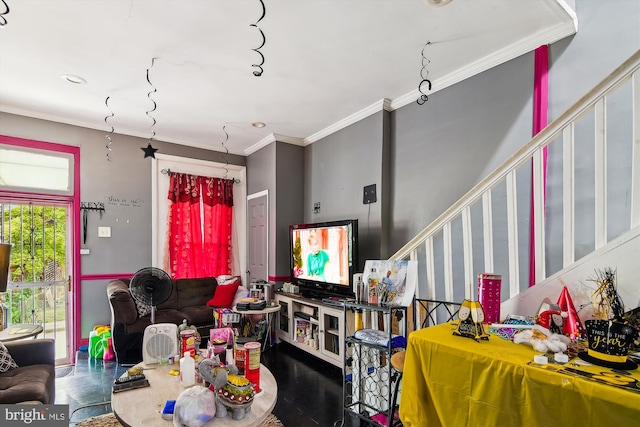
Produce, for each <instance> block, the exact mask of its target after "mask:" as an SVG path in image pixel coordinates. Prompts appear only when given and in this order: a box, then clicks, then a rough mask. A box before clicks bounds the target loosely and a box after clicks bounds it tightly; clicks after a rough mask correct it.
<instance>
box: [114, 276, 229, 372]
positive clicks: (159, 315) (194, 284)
mask: <svg viewBox="0 0 640 427" xmlns="http://www.w3.org/2000/svg"><path fill="white" fill-rule="evenodd" d="M217 285H218V283H217V282H216V279H215V278H214V277H205V278H198V279H178V280H174V281H172V290H171V296H170V297H169V299H168V300H167V301H165V302H163V303H162V304H158V306H157V308H156V313H155V323H175V324H176V325H180V324H181V323H182V321H183V320H185V319H186V320H187V323H188V324H189V325H194V326H196V327H198V332H199V333H200V335H201V336H202V337H203V339H205V338H206V337H208V335H209V329H210V328H211V327H212V325H213V308H212V307H207V305H206V303H207V301H209V300H210V299H211V298H212V297H213V294H214V292H215V289H216V287H217ZM107 297H108V298H109V306H110V308H111V336H112V343H113V350H114V352H115V354H116V360H117V361H118V363H123V364H132V363H138V362H141V361H142V338H143V335H144V330H145V328H146V327H147V326H149V325H150V324H151V315H145V316H142V317H139V316H138V310H137V309H136V304H135V302H134V300H133V297H132V296H131V293H130V292H129V280H128V279H117V280H113V281H111V282H110V283H109V285H108V286H107Z"/></svg>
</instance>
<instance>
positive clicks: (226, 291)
mask: <svg viewBox="0 0 640 427" xmlns="http://www.w3.org/2000/svg"><path fill="white" fill-rule="evenodd" d="M239 286H240V281H239V280H236V281H235V282H233V283H229V284H227V285H218V286H216V290H215V292H214V293H213V298H211V299H210V300H209V301H207V305H208V306H209V307H225V308H231V304H232V303H233V298H234V297H235V296H236V291H237V290H238V287H239Z"/></svg>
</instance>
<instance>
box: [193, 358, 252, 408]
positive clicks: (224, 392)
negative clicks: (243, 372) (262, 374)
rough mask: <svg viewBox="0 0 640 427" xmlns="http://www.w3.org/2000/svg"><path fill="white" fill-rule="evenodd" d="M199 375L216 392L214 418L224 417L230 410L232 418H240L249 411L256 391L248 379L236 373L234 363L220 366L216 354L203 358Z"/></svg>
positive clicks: (236, 369)
mask: <svg viewBox="0 0 640 427" xmlns="http://www.w3.org/2000/svg"><path fill="white" fill-rule="evenodd" d="M200 375H201V376H202V378H204V380H205V381H207V382H208V383H210V384H211V387H210V389H211V388H213V389H214V390H213V392H214V393H215V394H216V414H215V416H216V418H222V417H226V416H227V410H230V411H232V412H233V414H232V418H233V419H234V420H241V419H243V418H244V417H245V415H246V414H247V413H248V412H249V411H251V405H252V404H253V397H254V396H255V394H256V392H255V391H254V389H253V384H251V383H250V382H249V380H247V379H246V378H245V377H241V376H239V375H238V368H237V367H236V366H235V365H228V366H220V362H219V359H218V358H217V356H216V358H214V359H205V360H203V361H202V362H201V363H200Z"/></svg>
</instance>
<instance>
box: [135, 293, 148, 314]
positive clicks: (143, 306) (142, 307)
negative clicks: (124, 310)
mask: <svg viewBox="0 0 640 427" xmlns="http://www.w3.org/2000/svg"><path fill="white" fill-rule="evenodd" d="M134 301H135V303H136V310H138V317H143V316H147V315H149V314H151V304H147V303H146V302H143V301H138V300H137V299H135V298H134Z"/></svg>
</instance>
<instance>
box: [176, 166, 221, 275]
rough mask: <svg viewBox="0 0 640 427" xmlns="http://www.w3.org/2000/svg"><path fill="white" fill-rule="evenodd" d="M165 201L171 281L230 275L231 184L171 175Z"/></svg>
mask: <svg viewBox="0 0 640 427" xmlns="http://www.w3.org/2000/svg"><path fill="white" fill-rule="evenodd" d="M168 198H169V200H170V201H171V203H170V206H169V218H168V227H167V233H168V236H167V242H168V244H167V248H168V252H169V263H170V268H169V269H170V271H171V277H172V278H174V279H182V278H191V277H207V276H216V277H217V276H219V275H221V274H230V273H231V223H232V214H233V180H227V179H220V178H207V177H201V176H195V175H188V174H183V173H175V172H172V173H170V183H169V195H168ZM201 205H202V212H203V213H204V218H202V217H201V215H200V211H201ZM202 230H204V237H203V232H202Z"/></svg>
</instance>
